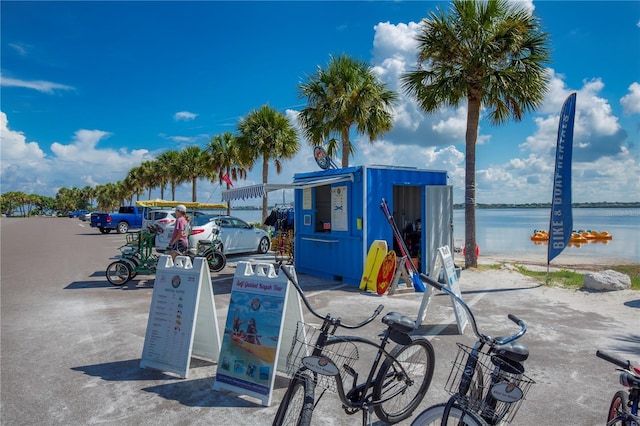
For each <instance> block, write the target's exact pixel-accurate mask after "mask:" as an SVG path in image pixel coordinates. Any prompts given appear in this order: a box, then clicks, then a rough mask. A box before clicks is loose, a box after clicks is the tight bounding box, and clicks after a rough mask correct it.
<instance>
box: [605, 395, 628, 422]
mask: <svg viewBox="0 0 640 426" xmlns="http://www.w3.org/2000/svg"><path fill="white" fill-rule="evenodd" d="M628 406H629V397H628V396H627V393H626V392H625V391H618V392H616V394H615V395H613V399H612V400H611V406H610V407H609V417H607V422H610V421H611V420H613V419H615V418H616V417H618V416H620V415H622V414H624V413H626V412H627V407H628ZM614 424H620V425H626V423H625V422H623V421H620V422H616V423H614Z"/></svg>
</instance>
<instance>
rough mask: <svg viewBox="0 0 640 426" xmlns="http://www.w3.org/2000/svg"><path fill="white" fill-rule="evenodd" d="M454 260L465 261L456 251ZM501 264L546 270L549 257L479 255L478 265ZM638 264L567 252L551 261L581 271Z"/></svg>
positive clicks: (552, 266) (554, 265)
mask: <svg viewBox="0 0 640 426" xmlns="http://www.w3.org/2000/svg"><path fill="white" fill-rule="evenodd" d="M454 260H455V262H456V263H458V264H463V263H464V257H463V256H462V254H460V253H455V255H454ZM500 264H518V265H521V266H524V267H525V268H527V269H531V270H541V268H542V269H544V270H546V268H547V259H546V257H544V256H543V257H541V256H540V255H537V254H532V253H520V252H518V253H503V254H497V255H488V256H487V255H482V254H481V255H480V256H479V257H478V265H479V266H481V265H500ZM634 264H637V263H636V262H633V261H631V260H628V259H620V258H615V257H602V256H595V255H593V254H585V255H579V254H571V255H568V254H565V253H562V254H561V255H560V256H558V257H556V258H555V259H553V261H551V264H550V265H549V269H550V270H552V271H556V270H560V269H567V270H575V271H580V272H594V271H600V270H602V269H606V267H607V266H612V265H634Z"/></svg>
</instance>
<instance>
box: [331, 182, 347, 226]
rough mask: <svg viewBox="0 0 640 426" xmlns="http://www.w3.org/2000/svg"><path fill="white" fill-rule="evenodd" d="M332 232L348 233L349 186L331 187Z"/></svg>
mask: <svg viewBox="0 0 640 426" xmlns="http://www.w3.org/2000/svg"><path fill="white" fill-rule="evenodd" d="M331 230H332V231H348V230H349V220H348V216H347V186H346V185H345V186H334V187H331Z"/></svg>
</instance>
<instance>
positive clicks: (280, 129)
mask: <svg viewBox="0 0 640 426" xmlns="http://www.w3.org/2000/svg"><path fill="white" fill-rule="evenodd" d="M238 131H239V132H240V135H239V136H238V144H239V155H240V160H241V163H242V164H254V163H255V161H256V160H257V159H258V158H260V156H262V183H267V182H268V178H269V161H270V160H273V161H274V163H275V166H276V173H280V172H281V171H282V163H281V162H280V160H283V159H288V158H293V156H294V155H296V153H297V152H298V150H299V149H300V143H299V142H298V135H297V133H296V130H295V128H294V127H293V125H292V124H291V122H290V121H289V119H288V118H287V117H285V116H284V114H282V113H280V112H278V111H276V110H275V109H273V108H271V107H270V106H269V105H264V106H263V107H262V108H260V109H257V110H253V111H251V112H250V113H249V115H247V116H246V117H245V118H244V119H242V120H241V121H240V122H239V123H238ZM267 205H268V199H267V194H266V193H265V195H264V197H262V220H263V221H264V220H265V219H266V218H267Z"/></svg>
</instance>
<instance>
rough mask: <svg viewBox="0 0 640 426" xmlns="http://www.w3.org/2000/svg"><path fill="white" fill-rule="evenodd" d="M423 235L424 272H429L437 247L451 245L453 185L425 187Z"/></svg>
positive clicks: (431, 268)
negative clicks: (426, 268)
mask: <svg viewBox="0 0 640 426" xmlns="http://www.w3.org/2000/svg"><path fill="white" fill-rule="evenodd" d="M424 199H425V214H426V220H424V221H423V222H424V223H423V235H424V236H425V244H424V247H425V255H426V256H425V257H423V261H426V265H427V267H428V268H429V269H428V270H427V271H426V272H427V274H431V271H433V267H434V265H435V263H436V258H437V256H438V247H443V246H449V247H453V186H426V187H425V198H424Z"/></svg>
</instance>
